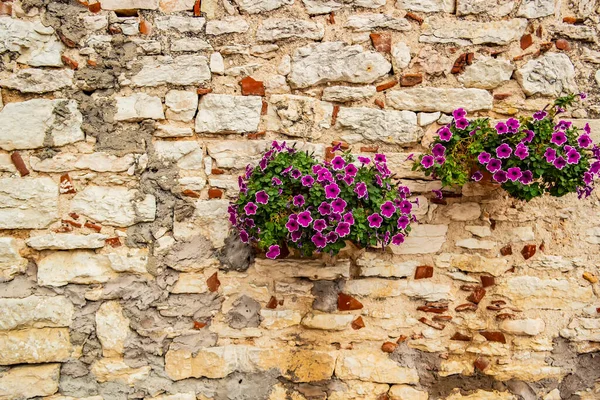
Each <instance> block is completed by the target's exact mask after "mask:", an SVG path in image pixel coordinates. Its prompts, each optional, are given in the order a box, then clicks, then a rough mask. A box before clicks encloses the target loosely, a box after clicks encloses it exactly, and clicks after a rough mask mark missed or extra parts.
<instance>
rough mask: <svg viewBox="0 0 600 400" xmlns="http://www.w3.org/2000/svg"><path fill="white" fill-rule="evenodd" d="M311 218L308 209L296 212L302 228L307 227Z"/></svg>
mask: <svg viewBox="0 0 600 400" xmlns="http://www.w3.org/2000/svg"><path fill="white" fill-rule="evenodd" d="M312 220H313V219H312V217H311V215H310V211H302V212H301V213H300V214H298V224H300V226H302V227H304V228H307V227H308V226H309V225H310V223H311V222H312Z"/></svg>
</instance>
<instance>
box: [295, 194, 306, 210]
mask: <svg viewBox="0 0 600 400" xmlns="http://www.w3.org/2000/svg"><path fill="white" fill-rule="evenodd" d="M304 203H305V201H304V196H302V195H301V194H299V195H297V196H294V205H295V206H296V207H302V206H303V205H304Z"/></svg>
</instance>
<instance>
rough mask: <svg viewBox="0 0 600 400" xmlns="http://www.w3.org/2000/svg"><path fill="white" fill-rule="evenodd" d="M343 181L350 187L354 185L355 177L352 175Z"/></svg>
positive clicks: (346, 176) (345, 177)
mask: <svg viewBox="0 0 600 400" xmlns="http://www.w3.org/2000/svg"><path fill="white" fill-rule="evenodd" d="M342 180H343V181H344V182H345V183H346V185H348V186H350V185H352V184H353V183H354V177H353V176H350V175H345V176H344V177H343V178H342Z"/></svg>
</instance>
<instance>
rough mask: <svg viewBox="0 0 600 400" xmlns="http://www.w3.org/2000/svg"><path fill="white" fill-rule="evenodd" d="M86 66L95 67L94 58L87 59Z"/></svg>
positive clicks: (96, 64)
mask: <svg viewBox="0 0 600 400" xmlns="http://www.w3.org/2000/svg"><path fill="white" fill-rule="evenodd" d="M87 65H88V67H97V66H98V63H97V62H96V61H94V60H87Z"/></svg>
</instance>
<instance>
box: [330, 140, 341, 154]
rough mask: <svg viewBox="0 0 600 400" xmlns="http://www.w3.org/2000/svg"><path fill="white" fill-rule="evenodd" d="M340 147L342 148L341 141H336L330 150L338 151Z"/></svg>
mask: <svg viewBox="0 0 600 400" xmlns="http://www.w3.org/2000/svg"><path fill="white" fill-rule="evenodd" d="M341 148H342V142H338V143H336V144H335V145H334V146H333V147H332V148H331V152H332V153H335V152H336V151H338V150H339V149H341Z"/></svg>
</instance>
